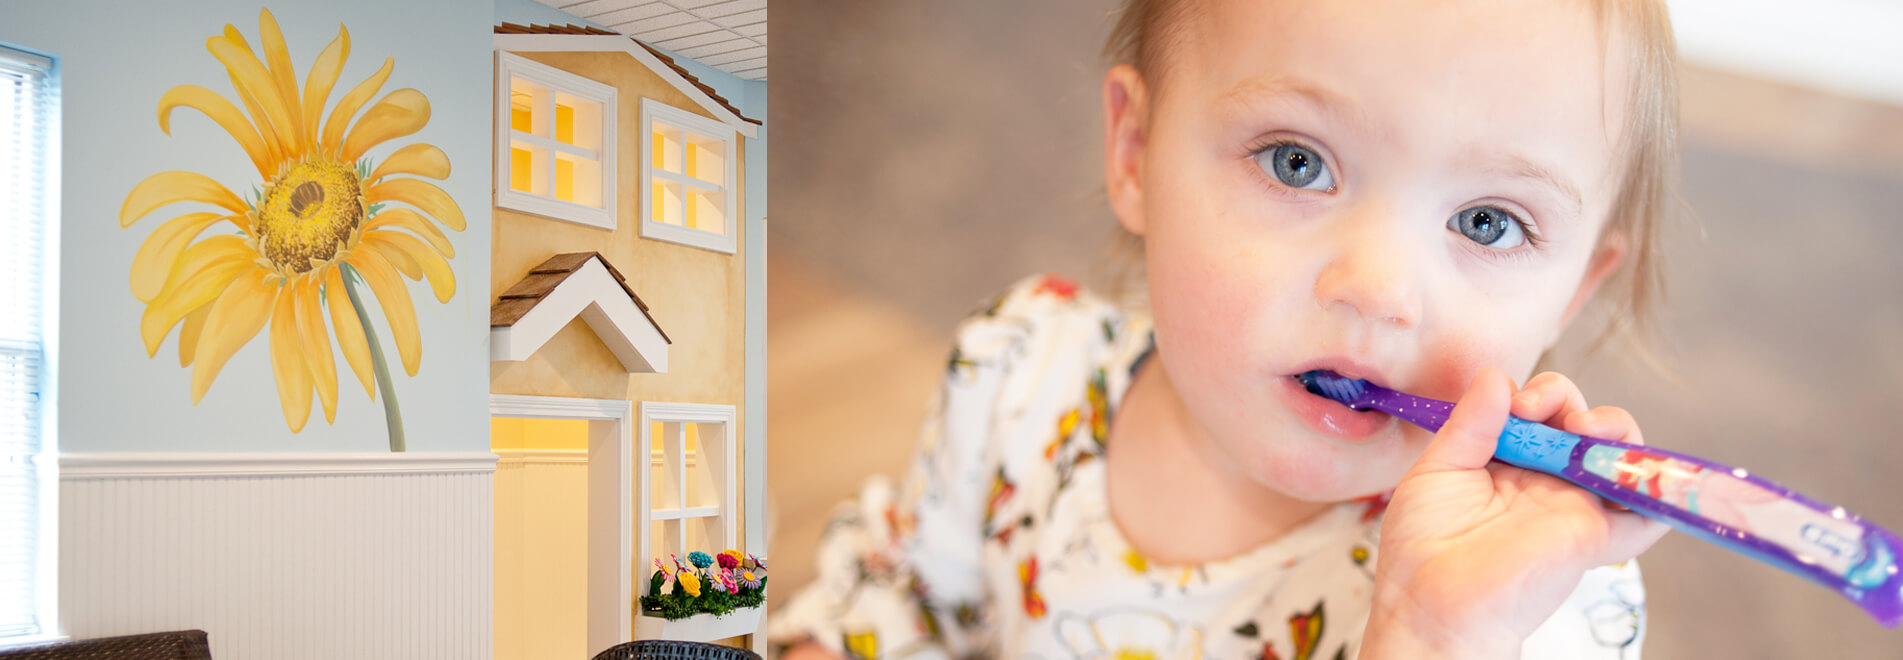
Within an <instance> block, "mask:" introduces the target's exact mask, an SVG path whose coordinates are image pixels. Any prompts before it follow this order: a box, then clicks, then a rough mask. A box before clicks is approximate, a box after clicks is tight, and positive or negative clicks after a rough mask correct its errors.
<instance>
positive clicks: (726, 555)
mask: <svg viewBox="0 0 1903 660" xmlns="http://www.w3.org/2000/svg"><path fill="white" fill-rule="evenodd" d="M744 558H745V557H744V556H743V555H741V554H740V551H739V550H728V551H726V552H723V553H720V567H721V568H737V567H739V566H740V560H741V559H744ZM730 561H731V562H732V563H728V562H730Z"/></svg>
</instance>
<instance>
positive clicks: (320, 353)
mask: <svg viewBox="0 0 1903 660" xmlns="http://www.w3.org/2000/svg"><path fill="white" fill-rule="evenodd" d="M330 269H331V270H334V269H335V268H334V267H332V268H330ZM291 297H292V298H293V299H294V300H295V302H296V304H297V307H296V311H297V341H298V345H299V346H302V347H303V349H304V364H305V366H306V367H308V368H309V372H310V375H311V378H312V379H313V380H314V381H315V382H314V383H313V384H314V385H316V387H317V400H318V401H320V402H322V403H323V405H324V423H326V424H335V423H336V422H337V358H334V357H331V353H330V332H329V331H326V330H325V329H324V307H323V304H322V303H321V302H320V300H319V299H318V297H317V278H315V277H305V278H299V279H298V281H297V283H296V284H292V285H291Z"/></svg>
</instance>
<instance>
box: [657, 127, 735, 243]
mask: <svg viewBox="0 0 1903 660" xmlns="http://www.w3.org/2000/svg"><path fill="white" fill-rule="evenodd" d="M657 119H658V120H660V121H661V122H663V123H667V124H672V125H674V126H678V127H680V128H683V129H686V130H689V131H693V132H694V133H698V134H700V135H705V136H708V137H715V138H719V139H720V140H721V141H722V142H723V143H724V144H726V146H727V148H726V153H725V161H724V163H725V165H726V169H727V172H726V175H725V177H724V178H723V179H722V180H723V181H725V182H726V184H725V185H723V186H721V188H723V191H722V192H724V193H725V196H726V200H725V203H723V204H722V205H721V208H722V209H723V213H722V215H724V216H726V217H725V218H723V220H724V221H725V223H726V229H725V231H724V232H723V233H720V234H715V233H713V232H710V231H702V230H699V229H690V228H688V227H682V226H679V225H670V224H667V223H665V222H661V221H658V220H655V219H654V179H656V178H660V179H663V180H666V181H670V182H674V183H680V184H684V185H688V186H693V187H696V188H701V189H710V188H713V187H714V186H711V185H709V184H707V183H706V182H704V181H701V180H699V179H696V178H694V177H691V176H686V175H681V174H675V173H673V172H669V171H666V170H657V169H655V168H654V121H655V120H657ZM739 144H740V140H739V139H738V138H737V136H736V134H735V132H734V130H733V128H732V127H730V126H728V125H726V124H725V123H722V122H720V121H718V120H715V119H709V118H707V117H703V116H700V115H697V114H694V113H692V112H688V111H686V110H682V109H680V108H676V107H674V106H671V105H668V104H666V103H662V102H660V101H656V100H654V99H650V98H643V99H641V236H642V237H643V238H652V239H655V240H660V241H667V242H669V243H679V244H681V245H690V246H693V247H697V248H702V249H707V250H713V251H715V252H724V253H726V254H733V253H734V252H736V251H738V247H737V241H736V240H735V237H736V236H737V235H738V234H739V229H738V228H739V224H738V223H737V222H736V219H737V218H738V217H739V216H740V205H739V203H738V202H737V199H738V196H737V195H736V191H738V190H739V188H740V185H739V183H740V182H739V177H738V172H739V168H738V167H737V165H738V164H737V163H735V162H734V161H735V159H736V158H737V157H738V154H739V151H740V147H739Z"/></svg>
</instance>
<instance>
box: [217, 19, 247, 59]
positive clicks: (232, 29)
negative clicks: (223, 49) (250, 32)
mask: <svg viewBox="0 0 1903 660" xmlns="http://www.w3.org/2000/svg"><path fill="white" fill-rule="evenodd" d="M212 38H214V39H216V38H217V37H212ZM225 38H226V39H229V40H231V43H232V45H234V46H237V47H238V50H242V51H244V54H246V55H250V54H251V44H250V43H248V42H246V41H245V40H244V33H243V32H239V31H238V26H236V25H232V24H230V23H226V24H225Z"/></svg>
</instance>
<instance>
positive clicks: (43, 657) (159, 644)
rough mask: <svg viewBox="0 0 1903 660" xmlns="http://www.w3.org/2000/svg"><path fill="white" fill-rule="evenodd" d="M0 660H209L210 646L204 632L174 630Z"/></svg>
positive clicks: (22, 651) (20, 651) (51, 647)
mask: <svg viewBox="0 0 1903 660" xmlns="http://www.w3.org/2000/svg"><path fill="white" fill-rule="evenodd" d="M0 660H211V642H210V641H208V640H207V639H206V637H205V631H203V630H177V631H172V632H161V633H146V634H143V635H126V636H124V637H102V638H99V639H80V640H73V641H67V642H53V643H51V644H41V645H38V646H25V647H20V648H17V649H9V650H6V651H0Z"/></svg>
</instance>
